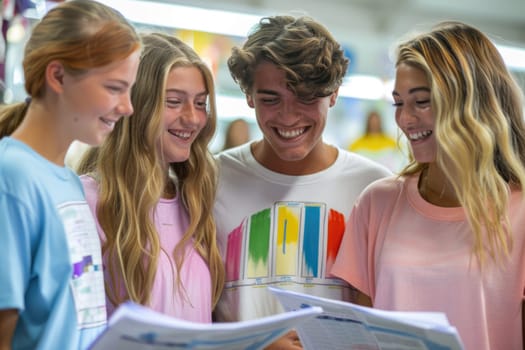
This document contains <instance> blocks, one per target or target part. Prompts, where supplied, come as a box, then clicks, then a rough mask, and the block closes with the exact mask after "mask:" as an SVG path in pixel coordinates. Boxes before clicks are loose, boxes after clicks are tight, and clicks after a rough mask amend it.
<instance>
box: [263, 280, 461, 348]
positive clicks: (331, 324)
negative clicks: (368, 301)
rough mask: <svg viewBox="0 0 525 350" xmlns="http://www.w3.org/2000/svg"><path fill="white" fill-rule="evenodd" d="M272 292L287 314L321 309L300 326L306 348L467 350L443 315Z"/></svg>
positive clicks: (298, 328) (286, 292)
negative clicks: (319, 312)
mask: <svg viewBox="0 0 525 350" xmlns="http://www.w3.org/2000/svg"><path fill="white" fill-rule="evenodd" d="M270 290H271V291H272V292H273V293H274V294H275V295H276V296H277V297H278V299H279V301H280V302H281V304H282V305H283V307H284V309H285V310H287V311H292V310H307V309H308V308H310V307H321V308H322V309H323V313H322V314H321V315H317V316H316V317H315V318H311V319H309V320H306V321H305V322H302V323H300V324H298V325H297V327H296V329H297V333H298V334H299V337H300V338H301V342H302V344H303V347H304V349H307V350H317V349H334V350H337V349H341V350H343V349H366V350H375V349H377V350H383V349H385V350H394V349H395V350H400V349H405V350H425V349H429V350H463V345H462V342H461V339H460V338H459V335H458V332H457V330H456V328H455V327H452V326H451V325H450V324H449V322H448V319H447V317H446V315H445V314H444V313H440V312H398V311H384V310H378V309H373V308H369V307H364V306H360V305H356V304H352V303H348V302H341V301H335V300H330V299H324V298H318V297H314V296H311V295H306V294H301V293H296V292H291V291H286V290H282V289H277V288H270Z"/></svg>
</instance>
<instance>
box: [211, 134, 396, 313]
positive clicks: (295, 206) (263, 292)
mask: <svg viewBox="0 0 525 350" xmlns="http://www.w3.org/2000/svg"><path fill="white" fill-rule="evenodd" d="M217 160H218V164H219V188H218V193H217V199H216V204H215V210H214V214H215V220H216V222H217V236H218V240H219V244H220V246H221V250H222V251H223V254H224V255H223V256H224V257H225V264H226V280H227V282H226V286H225V290H224V292H223V295H222V297H221V300H220V302H219V304H218V306H217V308H216V316H217V320H218V321H239V320H247V319H254V318H259V317H263V316H267V315H271V314H275V313H279V312H282V308H281V306H280V304H279V301H278V300H277V299H276V298H274V297H273V296H272V295H271V294H270V292H269V291H268V290H267V289H266V286H268V285H271V286H276V287H281V288H287V289H291V290H295V291H298V292H303V293H308V294H313V295H317V296H321V297H327V298H333V299H337V300H350V298H351V297H352V289H351V288H350V286H349V285H348V284H346V283H344V282H342V281H341V280H338V279H333V278H329V276H328V273H327V271H329V270H330V267H331V265H332V264H333V261H334V260H335V257H336V254H337V251H338V249H339V244H340V241H341V239H342V236H343V233H344V229H345V221H346V218H347V217H348V215H349V213H350V210H351V208H352V206H353V204H354V201H355V199H356V198H357V197H358V195H359V194H360V193H361V191H362V190H363V189H364V188H365V187H366V186H367V185H368V184H369V183H371V182H372V181H374V180H376V179H379V178H381V177H385V176H387V175H390V174H391V173H390V172H389V170H387V169H386V168H385V167H383V166H381V165H379V164H377V163H375V162H373V161H371V160H368V159H366V158H364V157H362V156H359V155H356V154H353V153H350V152H348V151H345V150H342V149H338V156H337V159H336V161H335V162H334V164H333V165H331V166H330V167H329V168H327V169H325V170H323V171H320V172H318V173H315V174H311V175H304V176H290V175H283V174H279V173H275V172H273V171H270V170H268V169H266V168H265V167H263V166H262V165H261V164H259V163H258V162H257V161H256V160H255V158H254V157H253V156H252V154H251V151H250V145H249V144H245V145H242V146H240V147H237V148H234V149H230V150H227V151H225V152H222V153H220V154H219V155H217Z"/></svg>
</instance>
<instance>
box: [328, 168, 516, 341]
mask: <svg viewBox="0 0 525 350" xmlns="http://www.w3.org/2000/svg"><path fill="white" fill-rule="evenodd" d="M417 181H418V176H413V177H409V178H396V177H391V178H388V179H383V180H378V181H376V182H375V183H373V184H372V185H370V186H369V187H368V188H367V189H366V190H365V191H364V192H363V193H362V195H361V197H360V199H359V200H358V201H357V202H356V206H355V207H354V210H353V211H352V214H351V216H350V218H349V220H348V224H347V227H346V232H345V235H344V237H343V241H342V243H341V247H340V250H339V253H338V256H337V259H336V261H335V264H334V266H333V268H332V273H333V274H334V275H335V276H338V277H340V278H342V279H344V280H346V281H347V282H348V283H350V284H352V285H353V286H354V287H356V288H357V289H359V290H361V291H362V292H363V293H364V294H366V295H368V296H370V297H371V299H372V302H373V305H374V307H376V308H379V309H386V310H398V311H439V312H444V313H445V314H446V315H447V317H448V319H449V322H450V323H451V324H452V325H453V326H455V327H456V328H457V330H458V333H459V335H460V337H461V339H462V341H463V343H464V345H465V349H466V350H489V349H490V350H502V349H508V350H515V349H516V350H517V349H522V334H521V333H522V329H521V303H522V299H523V291H524V287H525V207H523V206H522V205H523V204H522V201H521V199H522V197H521V196H522V194H521V192H520V191H512V193H511V200H510V207H509V208H510V209H509V214H510V220H511V229H512V237H513V241H514V245H513V249H512V252H511V254H510V256H509V258H508V259H507V260H505V261H502V263H501V264H499V265H496V264H494V263H493V262H492V261H491V260H487V261H486V263H485V265H483V271H481V270H480V266H479V263H478V261H477V259H476V257H475V256H474V255H473V254H472V244H473V243H472V242H473V234H472V231H471V229H470V228H469V225H468V223H467V221H466V216H465V213H464V211H463V209H462V208H443V207H437V206H435V205H432V204H430V203H428V202H426V201H425V200H424V199H423V198H422V197H421V196H420V194H419V192H418V189H417Z"/></svg>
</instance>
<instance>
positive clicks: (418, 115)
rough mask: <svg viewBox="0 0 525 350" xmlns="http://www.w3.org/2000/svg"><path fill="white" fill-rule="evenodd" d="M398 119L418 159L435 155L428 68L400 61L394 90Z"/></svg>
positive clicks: (424, 160) (425, 160) (432, 158)
mask: <svg viewBox="0 0 525 350" xmlns="http://www.w3.org/2000/svg"><path fill="white" fill-rule="evenodd" d="M392 95H393V98H394V106H395V108H396V112H395V115H396V123H397V125H398V126H399V128H400V129H401V130H402V131H403V133H404V134H405V135H406V137H407V139H408V141H409V142H410V147H411V148H412V154H413V155H414V159H415V160H416V161H417V162H418V163H432V162H434V161H435V159H436V150H437V141H436V135H435V133H434V126H435V118H434V114H433V113H432V106H431V103H430V86H429V82H428V79H427V77H426V75H425V72H424V71H423V70H421V69H419V68H416V67H413V66H410V65H407V64H404V63H401V64H399V65H398V66H397V69H396V80H395V84H394V91H393V92H392Z"/></svg>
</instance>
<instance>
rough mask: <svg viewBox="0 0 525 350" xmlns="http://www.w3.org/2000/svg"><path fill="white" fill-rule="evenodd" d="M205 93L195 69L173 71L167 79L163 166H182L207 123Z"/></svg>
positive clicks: (206, 93) (203, 82)
mask: <svg viewBox="0 0 525 350" xmlns="http://www.w3.org/2000/svg"><path fill="white" fill-rule="evenodd" d="M207 99H208V90H207V88H206V83H205V81H204V77H203V75H202V73H201V71H200V70H199V69H198V68H196V67H176V68H174V69H172V70H171V72H170V73H169V75H168V81H167V85H166V105H165V108H164V123H163V125H164V130H163V132H162V141H161V142H162V146H161V147H162V152H163V156H164V160H165V161H166V162H167V163H176V162H184V161H186V160H188V158H189V157H190V151H191V146H192V144H193V142H194V141H195V139H196V138H197V136H198V135H199V133H200V132H201V130H202V129H203V128H204V126H206V123H207V121H208V114H207V108H206V104H207Z"/></svg>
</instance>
